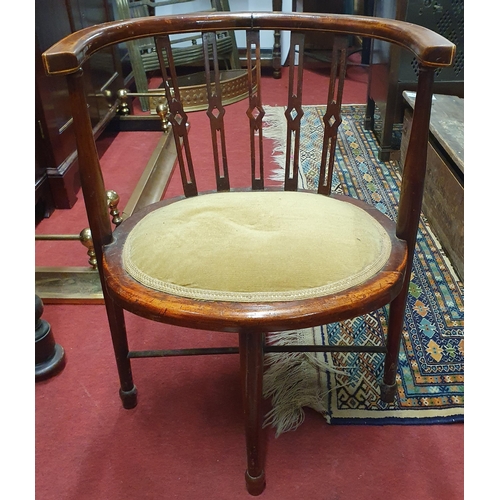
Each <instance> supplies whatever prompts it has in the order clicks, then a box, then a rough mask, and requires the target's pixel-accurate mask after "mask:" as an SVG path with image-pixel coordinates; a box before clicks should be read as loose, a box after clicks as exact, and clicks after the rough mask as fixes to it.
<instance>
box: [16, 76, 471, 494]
mask: <svg viewBox="0 0 500 500" xmlns="http://www.w3.org/2000/svg"><path fill="white" fill-rule="evenodd" d="M312 76H313V77H314V78H315V79H316V80H315V82H316V83H315V85H313V90H312V91H310V92H308V93H307V94H306V99H305V101H306V102H305V104H318V103H319V102H321V100H322V99H323V98H322V97H320V94H323V93H324V90H325V89H324V78H325V77H324V76H323V75H321V73H319V72H317V73H315V74H313V75H312ZM287 82H288V80H287V78H286V70H285V75H284V77H283V78H282V79H281V80H273V79H272V78H268V79H267V78H266V79H265V80H264V82H263V85H264V89H265V92H266V93H267V94H266V95H267V96H268V97H270V98H271V102H270V100H269V99H267V103H269V104H275V105H284V104H285V102H284V98H283V96H280V90H283V87H286V86H287ZM314 89H317V92H316V91H314ZM363 102H366V74H365V70H364V69H363V68H359V67H352V68H351V69H350V70H349V78H348V80H347V83H346V91H345V95H344V103H363ZM241 106H242V109H245V107H246V103H238V104H236V105H234V106H233V109H234V110H237V109H238V107H241ZM192 119H193V120H196V119H197V118H195V117H194V116H193V118H192ZM228 121H229V122H230V117H228ZM226 123H227V122H226ZM131 133H133V134H136V132H131ZM227 133H228V134H229V133H231V136H230V137H231V139H229V149H230V151H229V153H228V154H229V157H230V158H233V161H235V162H236V161H237V160H238V158H239V157H240V158H243V157H244V151H243V150H242V148H243V145H242V144H243V141H246V140H247V137H246V135H245V136H244V137H239V132H238V131H237V130H235V129H233V128H231V127H227ZM143 135H144V140H143V141H142V144H141V145H140V148H139V149H138V150H133V149H130V141H129V140H128V138H127V134H125V133H120V134H118V136H117V137H116V138H115V139H114V141H113V142H112V143H111V144H110V146H109V148H108V149H107V151H106V153H105V154H104V156H103V160H102V162H103V169H104V176H105V180H106V186H107V188H108V189H109V188H112V189H115V190H116V191H118V192H119V193H120V195H121V196H122V199H123V200H124V201H123V203H125V202H126V200H127V198H128V196H129V194H130V192H131V189H132V187H133V186H134V184H135V182H136V180H137V179H138V177H139V175H140V168H141V165H140V164H138V163H137V162H135V164H134V165H135V166H134V168H133V169H132V167H131V165H132V164H133V163H134V162H133V160H134V159H135V158H143V160H142V161H143V165H142V166H144V165H145V162H146V161H147V159H148V152H149V151H151V150H152V149H153V148H154V146H155V144H156V141H157V140H158V135H157V134H154V133H147V134H143ZM199 140H200V141H203V138H199ZM266 147H267V148H268V150H269V151H270V148H271V145H270V144H268V145H267V146H266ZM201 159H202V160H203V158H201ZM234 184H235V185H237V184H242V185H245V184H247V181H246V178H243V177H242V178H239V179H236V180H235V183H234ZM178 186H179V183H178V181H177V180H176V179H174V180H173V181H172V184H171V186H170V187H169V191H168V195H173V194H174V193H175V192H176V191H178ZM122 206H123V205H122ZM85 226H86V221H85V213H84V210H83V202H82V201H81V200H79V201H78V202H77V204H76V205H75V206H74V207H73V208H72V209H71V210H57V211H56V212H55V213H54V214H53V215H52V216H51V217H50V218H49V219H45V220H44V221H42V222H41V223H40V224H39V226H38V227H37V229H36V231H37V232H40V233H78V232H79V231H80V230H81V229H82V228H83V227H85ZM36 263H37V265H77V266H81V265H85V264H86V257H85V250H83V254H82V247H81V245H80V243H78V242H76V243H74V244H73V243H71V242H53V243H51V242H38V244H37V245H36ZM43 318H44V319H46V320H47V321H48V322H49V323H50V324H51V326H52V330H53V332H54V336H55V338H56V341H57V342H58V343H60V344H61V345H62V346H63V347H64V349H65V351H66V354H67V365H66V367H65V368H64V370H63V371H62V372H61V373H60V374H58V375H57V376H55V377H53V378H51V379H49V380H47V381H43V382H39V383H37V384H36V387H35V399H36V436H35V440H36V443H35V445H36V450H35V454H36V470H35V489H36V498H37V500H87V499H88V500H143V499H144V500H145V499H151V500H160V499H165V500H169V499H181V500H197V499H200V500H202V499H203V500H205V499H206V500H239V499H248V498H250V497H249V495H248V494H247V493H246V490H245V483H244V471H245V465H246V464H245V442H244V433H243V423H242V409H241V398H240V392H239V371H238V357H237V356H210V357H196V358H187V357H184V358H172V359H153V360H151V359H149V360H133V362H132V368H133V370H134V376H135V383H136V386H137V388H138V391H139V404H138V406H137V407H136V408H134V409H133V410H124V409H123V408H122V406H121V402H120V399H119V396H118V377H117V373H116V368H115V364H114V358H113V352H112V347H111V340H110V337H109V331H108V327H107V323H106V318H105V311H104V307H103V306H99V305H52V304H48V305H46V306H45V311H44V314H43ZM126 318H127V326H128V330H129V334H130V338H131V341H130V343H131V345H130V347H131V349H144V348H148V347H150V348H165V349H167V348H175V347H187V346H210V345H235V342H236V339H235V337H234V336H232V335H230V334H220V333H207V332H197V331H187V330H185V329H181V328H177V327H171V326H165V325H159V324H155V323H151V322H147V321H146V320H144V319H142V318H137V317H133V316H131V315H129V314H127V316H126ZM463 430H464V427H463V425H462V424H451V425H422V426H328V425H327V424H326V423H325V420H324V419H323V417H322V416H321V415H319V414H317V413H315V412H313V411H308V412H307V415H306V420H305V423H304V424H303V425H302V426H301V427H300V428H299V429H298V430H297V431H295V432H290V433H287V434H284V435H282V436H280V437H279V438H278V439H275V437H274V435H273V433H272V431H270V432H268V439H267V448H268V454H267V466H266V472H267V489H266V490H265V492H264V493H263V494H262V496H261V498H262V499H263V500H265V499H269V500H303V499H317V500H379V499H380V500H382V499H384V500H455V499H460V498H463V495H464V480H463V473H464V466H463V460H464V456H463ZM12 498H13V497H12Z"/></svg>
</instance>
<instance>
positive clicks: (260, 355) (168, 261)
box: [43, 12, 454, 495]
mask: <svg viewBox="0 0 500 500" xmlns="http://www.w3.org/2000/svg"><path fill="white" fill-rule="evenodd" d="M237 29H240V30H245V31H246V34H247V68H248V88H249V104H248V109H247V111H246V113H243V114H242V117H241V119H242V120H245V121H246V122H247V124H248V136H249V138H250V148H249V151H250V153H249V158H248V165H249V167H250V172H251V174H249V178H250V175H251V183H250V184H251V185H250V186H249V189H248V190H246V191H242V190H231V187H230V170H231V168H230V167H231V165H229V164H228V158H227V155H226V142H225V130H224V107H223V105H222V100H221V96H220V81H219V69H218V62H217V60H218V58H217V44H216V39H217V38H216V34H215V32H216V31H219V30H237ZM265 29H269V30H290V31H291V32H292V47H293V49H294V51H295V52H296V53H297V54H298V57H297V60H298V62H297V64H296V63H294V62H292V61H291V67H290V80H289V85H288V107H287V109H286V111H285V116H286V121H287V146H286V165H285V180H284V189H269V188H268V187H267V186H266V180H265V178H264V165H263V162H264V155H263V152H262V151H263V149H262V148H263V139H262V118H263V115H264V104H265V103H264V102H263V100H262V95H261V86H260V85H259V78H260V76H259V75H260V69H261V68H260V58H259V51H260V48H259V33H260V30H265ZM191 31H193V32H194V31H196V32H202V33H203V51H204V55H205V58H204V59H205V64H206V72H205V73H206V75H207V76H208V78H207V88H208V89H209V92H208V94H209V106H208V110H207V115H208V119H207V126H208V127H209V128H210V131H211V136H212V145H213V164H214V167H215V186H214V187H215V191H214V192H208V193H203V194H202V193H199V192H198V184H197V180H196V175H195V170H196V169H195V165H194V162H193V155H192V146H193V144H194V140H195V138H196V132H195V130H191V132H190V134H189V136H188V134H187V115H186V113H185V112H184V109H183V103H182V101H181V99H180V93H179V88H178V85H177V76H176V65H175V64H174V54H173V47H172V44H171V42H170V37H171V36H172V35H174V34H178V33H183V34H187V33H189V32H191ZM312 31H314V32H316V31H318V32H329V33H334V34H337V35H338V36H339V37H343V36H346V35H356V36H362V37H373V38H376V39H383V40H386V41H388V42H392V43H396V44H398V45H399V46H402V47H403V48H406V49H408V50H410V51H412V52H413V53H414V55H415V56H416V58H417V60H418V61H419V66H420V70H419V78H418V89H417V98H416V102H415V106H414V115H413V127H412V132H411V137H410V140H409V144H408V148H407V155H406V165H405V168H404V175H403V179H402V186H401V196H400V201H399V212H398V218H397V221H396V222H392V221H391V220H390V219H389V218H388V217H386V216H385V215H384V214H382V213H380V212H379V211H378V210H376V209H375V208H374V207H373V206H371V205H368V204H367V203H364V202H362V201H359V200H356V199H352V198H349V197H346V196H343V195H337V194H332V193H331V184H332V174H333V169H334V168H335V164H334V156H335V154H334V153H335V145H336V136H337V127H338V126H339V123H340V120H341V116H340V104H341V94H342V79H343V75H344V72H345V52H342V51H343V49H341V50H340V57H339V54H335V57H333V58H332V59H333V60H334V62H333V66H332V71H331V77H330V87H329V89H328V91H326V90H325V94H327V95H326V96H325V97H326V114H325V116H324V118H323V121H324V123H325V128H324V131H325V132H324V138H323V152H322V162H321V168H320V176H319V183H318V189H317V190H316V191H315V192H310V191H305V190H302V189H299V182H298V172H299V166H298V156H299V155H298V152H299V150H300V148H301V142H300V140H301V134H300V119H301V116H302V114H303V112H302V94H303V93H304V92H305V91H306V90H305V89H304V88H303V80H302V75H303V49H304V44H303V40H304V33H306V32H312ZM143 38H149V39H151V38H154V39H155V45H156V52H157V53H159V54H163V55H164V57H163V58H162V57H160V62H159V64H160V67H161V70H162V74H163V78H164V83H165V86H166V89H167V91H166V99H167V101H168V109H169V114H168V119H169V122H170V124H171V127H172V130H173V133H174V137H175V141H176V145H177V155H178V168H179V170H180V174H181V177H182V182H183V188H184V196H183V197H181V198H179V199H167V200H163V201H160V202H158V203H154V204H152V205H150V206H148V207H146V208H145V209H143V210H141V211H139V212H137V213H134V214H133V215H132V216H130V217H128V218H126V220H124V221H123V222H122V223H121V224H119V225H118V227H117V228H116V229H114V230H113V229H112V226H111V221H110V215H109V211H108V207H107V202H106V190H105V187H104V185H103V178H102V174H101V170H100V165H99V158H98V155H97V153H96V147H95V143H94V137H93V134H92V127H91V124H90V121H89V117H88V113H87V106H86V96H85V91H84V87H83V86H82V83H81V82H82V78H81V73H82V70H81V65H82V63H83V62H84V61H85V60H86V59H87V58H89V57H91V56H92V54H94V53H95V52H96V51H98V50H100V49H101V48H102V47H106V46H108V45H110V44H115V43H122V42H125V41H132V40H140V39H143ZM453 55H454V45H453V44H452V43H450V42H448V40H446V39H444V38H443V37H441V36H440V35H437V34H435V33H433V32H432V31H430V30H427V29H425V28H422V27H420V26H416V25H411V24H408V23H404V22H401V21H395V20H388V19H378V18H372V17H361V16H359V17H358V16H344V15H326V14H325V15H322V14H281V13H247V12H243V13H213V14H189V15H185V16H182V17H178V16H165V17H151V18H148V19H144V18H143V19H133V20H125V21H118V22H114V23H111V24H107V25H102V26H99V25H97V26H94V27H91V28H87V29H85V30H82V31H81V32H78V33H75V34H72V35H70V36H68V37H67V38H65V39H64V40H62V41H61V42H59V43H57V44H56V45H54V46H53V47H52V48H51V49H49V50H48V51H46V52H45V53H44V55H43V59H44V64H45V67H46V70H47V72H48V73H49V74H54V75H58V74H66V75H67V78H68V86H69V89H70V96H71V102H72V112H73V117H74V127H75V132H76V136H77V142H78V154H79V164H80V170H81V177H82V190H83V195H84V198H85V203H86V207H87V213H88V218H89V225H90V228H91V232H92V237H93V241H94V247H95V253H96V259H97V265H98V269H99V273H100V278H101V284H102V288H103V293H104V298H105V305H106V311H107V316H108V319H109V326H110V330H111V336H112V341H113V346H114V349H115V356H116V362H117V366H118V373H119V379H120V396H121V398H122V402H123V406H124V407H125V408H132V407H134V406H135V405H136V404H137V390H136V387H135V385H134V381H133V378H132V369H131V358H135V357H148V356H164V355H169V354H171V353H169V352H168V351H162V350H158V351H147V352H140V351H130V349H129V347H128V340H127V334H126V330H125V319H124V310H127V311H130V312H131V313H134V314H138V315H140V316H143V317H145V318H150V319H151V320H155V321H160V322H164V323H167V324H173V325H180V326H183V327H190V328H196V329H201V330H212V331H220V332H233V333H237V334H238V338H239V348H236V349H235V348H221V349H211V350H210V352H213V353H223V352H232V353H234V352H239V356H240V362H241V377H242V385H243V395H244V415H245V432H246V439H247V471H246V484H247V489H248V491H249V492H250V493H251V494H252V495H258V494H260V493H261V492H262V491H263V490H264V487H265V473H264V446H263V430H262V424H263V415H262V412H263V410H262V409H263V406H262V380H263V366H264V353H266V352H275V351H279V350H282V351H287V350H291V349H293V348H291V347H286V346H285V347H277V346H270V345H267V344H266V334H267V333H268V332H276V331H290V330H294V329H299V328H308V327H312V326H316V325H323V324H327V323H332V322H336V321H341V320H344V319H347V318H353V317H357V316H360V315H362V314H365V313H368V312H370V311H373V310H376V309H378V308H381V307H383V306H385V305H387V304H390V306H389V308H390V309H389V310H390V313H389V323H388V331H387V341H386V345H385V346H373V347H365V348H363V349H361V348H359V347H356V346H352V347H346V346H299V348H300V349H301V350H306V351H307V350H316V351H330V352H332V351H335V350H345V349H347V348H349V349H351V350H352V351H359V350H363V351H367V350H371V352H383V353H385V370H384V376H383V380H382V381H381V395H380V397H381V398H382V400H383V401H387V402H390V401H392V400H393V398H394V395H395V391H396V370H397V365H398V353H399V349H400V341H401V334H402V326H403V317H404V312H405V305H406V299H407V293H408V285H409V280H410V274H411V268H412V261H413V254H414V248H415V241H416V235H417V228H418V222H419V217H420V210H421V203H422V192H423V186H424V184H423V181H424V175H425V168H426V151H427V139H428V130H429V116H430V109H431V99H432V83H433V73H434V70H435V69H436V68H439V67H442V66H447V65H449V64H450V63H451V62H452V59H453ZM211 58H213V61H210V59H211ZM337 64H338V66H337ZM252 68H256V70H257V71H256V73H254V72H253V71H252ZM209 70H212V71H209ZM255 74H256V75H257V76H254V75H255ZM211 78H213V79H214V81H210V79H211ZM255 79H256V81H254V80H255ZM255 84H256V85H255ZM238 160H239V164H241V163H243V162H242V159H241V158H239V159H238ZM346 161H348V159H346ZM311 247H313V248H314V249H315V250H318V251H317V252H316V251H315V252H313V253H311V252H306V251H304V249H305V248H311ZM311 259H312V260H311ZM202 353H206V351H204V350H203V349H196V348H195V349H192V350H191V352H190V354H202ZM174 354H175V353H174Z"/></svg>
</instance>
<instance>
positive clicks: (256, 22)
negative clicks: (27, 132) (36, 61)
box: [43, 12, 455, 75]
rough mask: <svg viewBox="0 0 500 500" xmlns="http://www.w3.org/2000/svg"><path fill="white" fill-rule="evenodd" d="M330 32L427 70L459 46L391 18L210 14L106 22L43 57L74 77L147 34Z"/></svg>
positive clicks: (51, 69) (50, 69) (53, 70)
mask: <svg viewBox="0 0 500 500" xmlns="http://www.w3.org/2000/svg"><path fill="white" fill-rule="evenodd" d="M223 29H227V30H238V29H240V30H245V29H263V30H264V29H266V30H267V29H269V30H280V29H283V30H298V31H310V30H315V31H321V30H322V31H327V32H333V33H339V34H343V33H346V34H351V35H358V36H365V37H373V38H377V39H380V40H385V41H387V42H392V43H396V44H398V45H400V46H402V47H404V48H406V49H408V50H410V51H412V52H413V53H414V54H415V56H416V57H417V59H418V60H419V62H420V63H421V64H422V65H423V66H430V67H440V66H449V65H450V64H451V62H452V60H453V57H454V53H455V45H454V44H452V43H451V42H450V41H448V40H447V39H446V38H444V37H442V36H441V35H439V34H437V33H435V32H433V31H431V30H429V29H427V28H424V27H422V26H418V25H414V24H411V23H407V22H405V21H398V20H392V19H378V18H375V17H365V16H346V15H332V14H282V13H257V12H255V13H224V14H220V13H210V14H190V15H180V16H157V17H151V18H149V17H148V18H138V19H131V20H127V21H117V22H110V23H104V24H101V25H96V26H92V27H90V28H85V29H83V30H80V31H78V32H76V33H72V34H71V35H69V36H67V37H66V38H64V39H63V40H61V41H60V42H58V43H56V44H55V45H54V46H52V47H51V48H50V49H48V50H47V51H46V52H45V53H44V54H43V61H44V65H45V69H46V71H47V73H48V74H51V75H58V74H59V75H60V74H67V73H73V72H75V71H77V70H78V69H79V68H80V67H81V65H82V64H83V63H84V62H85V61H86V60H87V59H88V58H89V57H90V56H91V55H92V54H94V53H95V52H97V51H98V50H100V49H102V48H103V47H106V46H108V45H112V44H116V43H120V42H126V41H130V40H136V39H138V38H143V37H148V36H161V35H168V34H171V33H189V32H194V31H202V32H203V31H214V30H223Z"/></svg>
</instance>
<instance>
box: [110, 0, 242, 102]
mask: <svg viewBox="0 0 500 500" xmlns="http://www.w3.org/2000/svg"><path fill="white" fill-rule="evenodd" d="M194 3H195V2H193V1H192V0H115V5H116V11H117V14H118V19H135V18H139V17H148V16H150V15H155V10H156V8H158V7H164V6H171V5H176V4H182V6H183V10H184V12H185V13H187V14H189V13H190V12H192V10H193V8H192V7H191V5H190V4H194ZM209 4H210V11H211V12H229V2H228V0H210V1H209ZM126 43H127V49H128V54H129V57H130V63H131V65H132V71H133V73H134V80H135V85H136V87H137V92H138V93H146V92H148V74H150V72H152V71H155V70H159V69H160V63H159V60H158V54H157V53H156V45H155V40H154V38H153V37H146V38H141V39H139V40H133V41H128V42H126ZM172 43H173V44H174V46H173V49H172V52H173V54H174V61H175V64H176V65H177V66H191V65H193V64H197V65H199V66H202V65H203V57H204V56H203V46H202V42H201V33H190V34H188V35H185V36H179V37H177V38H176V39H173V40H172ZM217 54H218V56H219V59H220V60H221V61H223V62H224V63H225V66H226V69H239V68H240V60H239V56H238V47H237V45H236V39H235V36H234V33H233V31H232V30H231V31H230V30H222V31H218V32H217ZM139 100H140V102H141V108H142V110H143V111H148V110H149V109H150V108H149V101H148V99H147V98H146V97H140V98H139Z"/></svg>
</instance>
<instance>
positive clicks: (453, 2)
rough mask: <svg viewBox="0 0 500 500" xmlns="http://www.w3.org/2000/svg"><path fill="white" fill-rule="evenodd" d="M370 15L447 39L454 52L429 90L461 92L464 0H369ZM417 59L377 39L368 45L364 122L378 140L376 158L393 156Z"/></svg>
mask: <svg viewBox="0 0 500 500" xmlns="http://www.w3.org/2000/svg"><path fill="white" fill-rule="evenodd" d="M374 2H375V3H374V7H373V9H374V10H373V15H374V16H378V17H384V18H389V19H400V20H402V21H408V22H411V23H415V24H418V25H421V26H425V27H426V28H429V29H431V30H433V31H435V32H436V33H439V34H441V35H442V36H444V37H446V38H447V39H449V40H450V41H452V42H453V43H454V44H455V45H456V47H457V49H456V57H455V60H454V62H453V65H452V66H449V67H447V68H440V69H438V70H437V71H436V74H435V81H434V91H435V92H436V93H439V94H449V95H456V96H458V97H463V96H464V1H463V0H440V1H431V0H417V1H409V0H374ZM417 71H418V68H417V63H416V59H415V58H414V57H413V55H412V54H410V53H408V52H406V51H403V50H402V49H401V48H400V47H398V46H396V45H393V44H389V43H386V42H385V41H381V40H373V42H372V48H371V60H370V71H369V80H368V98H367V107H366V120H365V126H366V127H367V128H368V129H370V130H373V131H374V133H375V136H376V137H377V140H378V142H379V159H380V160H382V161H387V160H389V159H394V160H397V159H398V157H399V148H400V139H401V134H400V129H398V130H396V127H395V126H396V125H398V124H401V123H402V122H403V109H404V100H403V91H404V90H415V88H416V85H417Z"/></svg>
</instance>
